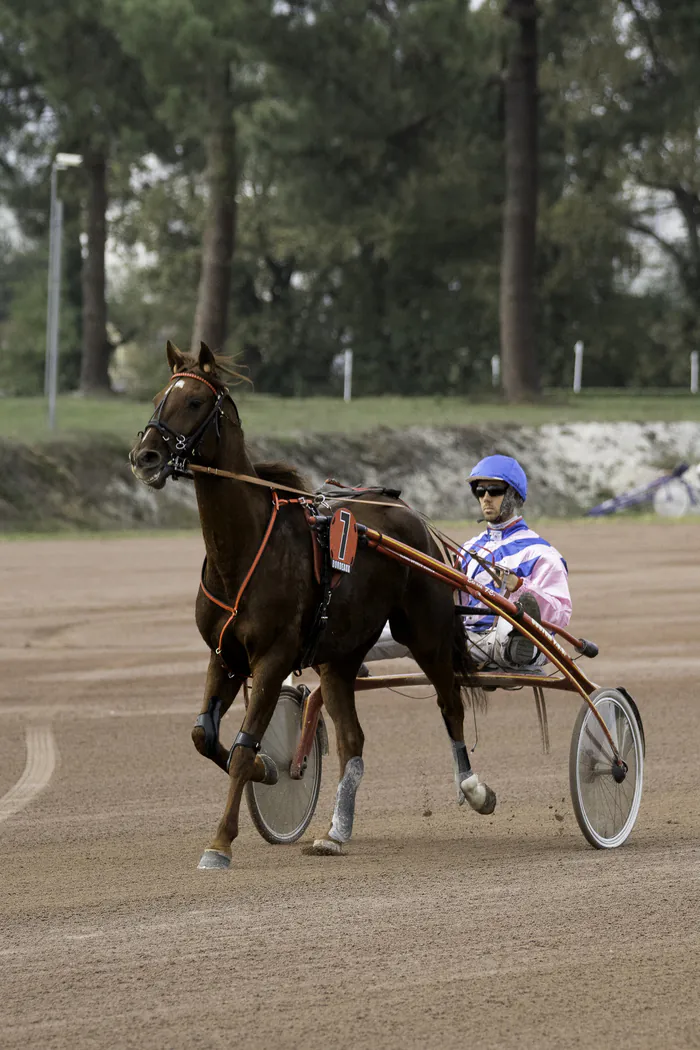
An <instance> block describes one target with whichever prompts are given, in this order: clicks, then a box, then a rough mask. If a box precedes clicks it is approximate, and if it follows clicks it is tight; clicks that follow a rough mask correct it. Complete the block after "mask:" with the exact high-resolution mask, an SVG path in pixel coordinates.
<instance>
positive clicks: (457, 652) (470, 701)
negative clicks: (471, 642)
mask: <svg viewBox="0 0 700 1050" xmlns="http://www.w3.org/2000/svg"><path fill="white" fill-rule="evenodd" d="M452 666H453V668H454V672H455V674H456V675H457V679H458V681H459V685H460V691H461V693H462V700H463V702H464V704H465V705H466V706H467V707H473V708H475V709H476V710H479V711H485V710H486V708H487V706H488V697H487V695H486V693H485V692H484V690H483V688H482V687H481V686H480V685H477V684H476V682H475V681H474V674H475V672H476V668H477V665H476V661H475V660H474V657H473V656H472V655H471V653H470V652H469V647H468V644H467V635H466V632H465V630H464V625H463V623H462V617H461V616H460V615H459V612H458V607H457V606H455V616H454V625H453V633H452Z"/></svg>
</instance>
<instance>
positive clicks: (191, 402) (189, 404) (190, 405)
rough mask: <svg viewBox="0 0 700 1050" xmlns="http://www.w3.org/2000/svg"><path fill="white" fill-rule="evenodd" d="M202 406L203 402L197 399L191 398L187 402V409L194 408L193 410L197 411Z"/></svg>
mask: <svg viewBox="0 0 700 1050" xmlns="http://www.w3.org/2000/svg"><path fill="white" fill-rule="evenodd" d="M203 404H204V402H203V401H200V399H199V398H198V397H191V398H190V399H189V401H188V402H187V407H188V408H195V409H197V408H201V407H202V405H203Z"/></svg>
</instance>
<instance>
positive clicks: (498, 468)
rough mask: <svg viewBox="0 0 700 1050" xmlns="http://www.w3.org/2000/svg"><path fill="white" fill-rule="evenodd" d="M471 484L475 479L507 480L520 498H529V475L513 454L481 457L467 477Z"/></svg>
mask: <svg viewBox="0 0 700 1050" xmlns="http://www.w3.org/2000/svg"><path fill="white" fill-rule="evenodd" d="M467 481H469V483H470V484H472V483H473V482H475V481H505V482H506V484H508V485H512V486H513V488H514V489H515V491H516V492H517V493H518V495H519V496H520V498H521V499H522V500H523V501H525V500H526V499H527V477H526V475H525V471H524V470H523V468H522V467H521V466H520V464H519V463H518V461H517V459H513V458H512V457H511V456H487V457H486V458H485V459H480V460H479V462H478V463H477V465H476V466H475V467H474V469H473V470H472V472H471V474H470V475H469V477H468V478H467Z"/></svg>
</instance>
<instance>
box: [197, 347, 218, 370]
mask: <svg viewBox="0 0 700 1050" xmlns="http://www.w3.org/2000/svg"><path fill="white" fill-rule="evenodd" d="M198 364H199V367H200V368H201V369H202V371H203V372H213V371H214V369H215V368H216V358H215V357H214V355H213V353H212V352H211V350H210V349H209V347H208V346H207V344H206V343H200V344H199V362H198Z"/></svg>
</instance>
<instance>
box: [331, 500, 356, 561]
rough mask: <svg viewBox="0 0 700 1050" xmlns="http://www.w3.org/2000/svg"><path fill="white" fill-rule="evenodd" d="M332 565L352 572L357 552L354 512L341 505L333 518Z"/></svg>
mask: <svg viewBox="0 0 700 1050" xmlns="http://www.w3.org/2000/svg"><path fill="white" fill-rule="evenodd" d="M330 548H331V565H332V566H333V568H334V569H338V570H339V572H350V569H351V568H352V563H353V562H354V560H355V554H356V552H357V523H356V521H355V518H354V517H353V515H352V513H351V512H350V511H349V510H346V508H345V507H341V508H340V509H339V510H337V511H336V512H335V514H334V515H333V517H332V518H331V529H330Z"/></svg>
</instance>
